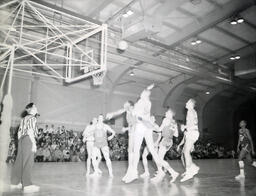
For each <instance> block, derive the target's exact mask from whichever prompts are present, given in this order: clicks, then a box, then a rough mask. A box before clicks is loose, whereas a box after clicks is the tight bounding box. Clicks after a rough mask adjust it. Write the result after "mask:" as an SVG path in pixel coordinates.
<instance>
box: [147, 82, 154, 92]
mask: <svg viewBox="0 0 256 196" xmlns="http://www.w3.org/2000/svg"><path fill="white" fill-rule="evenodd" d="M154 86H155V84H154V83H153V84H150V85H149V86H148V87H147V90H151V89H152V88H154Z"/></svg>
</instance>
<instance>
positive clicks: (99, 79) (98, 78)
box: [92, 71, 106, 86]
mask: <svg viewBox="0 0 256 196" xmlns="http://www.w3.org/2000/svg"><path fill="white" fill-rule="evenodd" d="M105 74H106V72H105V71H102V72H99V73H96V74H93V75H92V79H93V85H95V86H99V85H102V84H103V79H104V76H105Z"/></svg>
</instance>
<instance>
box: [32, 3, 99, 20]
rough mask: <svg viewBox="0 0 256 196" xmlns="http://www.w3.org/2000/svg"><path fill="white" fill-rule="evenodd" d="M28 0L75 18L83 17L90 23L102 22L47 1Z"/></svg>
mask: <svg viewBox="0 0 256 196" xmlns="http://www.w3.org/2000/svg"><path fill="white" fill-rule="evenodd" d="M30 1H32V2H35V3H38V4H39V5H42V6H45V7H48V8H51V9H54V10H57V11H59V12H64V13H66V14H69V15H71V16H74V17H77V18H80V19H84V20H86V21H89V22H92V23H95V24H98V25H101V24H102V22H100V21H98V20H94V19H92V18H90V17H88V16H84V15H81V14H78V13H76V12H72V11H70V10H67V9H65V8H62V7H59V6H56V5H54V4H51V3H47V2H45V1H42V0H30Z"/></svg>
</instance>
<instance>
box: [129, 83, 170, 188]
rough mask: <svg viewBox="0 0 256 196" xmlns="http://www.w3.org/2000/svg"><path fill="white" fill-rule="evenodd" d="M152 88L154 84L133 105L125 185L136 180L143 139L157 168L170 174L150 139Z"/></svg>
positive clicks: (167, 166) (168, 168) (167, 165)
mask: <svg viewBox="0 0 256 196" xmlns="http://www.w3.org/2000/svg"><path fill="white" fill-rule="evenodd" d="M153 87H154V84H152V85H150V86H148V87H147V89H145V90H144V91H143V92H142V93H141V95H140V99H139V100H138V101H137V103H136V104H135V105H134V110H133V115H134V117H135V119H136V124H135V129H134V134H133V137H134V139H133V140H134V149H133V153H134V157H133V160H132V166H131V167H130V168H131V169H130V170H129V171H128V177H127V178H126V180H125V183H130V182H132V181H133V180H135V179H137V178H138V170H137V167H138V163H139V159H140V147H141V144H142V141H143V139H144V138H145V141H146V144H147V147H148V150H149V152H150V153H151V154H152V157H153V159H154V161H155V163H156V165H157V166H158V167H164V168H165V169H166V170H167V171H168V172H170V173H172V171H171V168H170V166H169V164H168V163H167V162H166V161H164V160H161V159H160V158H159V156H158V154H157V151H156V150H155V148H154V142H153V138H152V130H153V129H154V126H153V124H152V122H151V120H150V118H151V115H150V110H151V102H150V95H151V89H152V88H153Z"/></svg>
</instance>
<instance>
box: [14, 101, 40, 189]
mask: <svg viewBox="0 0 256 196" xmlns="http://www.w3.org/2000/svg"><path fill="white" fill-rule="evenodd" d="M26 112H27V115H26V116H25V117H24V118H23V119H22V120H21V123H20V127H19V130H18V139H19V143H18V154H17V158H16V161H15V163H14V166H13V170H12V175H11V189H21V188H22V187H23V190H24V193H32V192H38V191H39V190H40V187H38V186H35V185H32V181H31V171H32V167H33V164H34V153H35V152H36V141H35V135H36V133H37V126H36V115H37V108H36V106H35V105H34V104H33V103H30V104H28V105H27V106H26Z"/></svg>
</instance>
